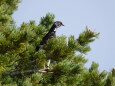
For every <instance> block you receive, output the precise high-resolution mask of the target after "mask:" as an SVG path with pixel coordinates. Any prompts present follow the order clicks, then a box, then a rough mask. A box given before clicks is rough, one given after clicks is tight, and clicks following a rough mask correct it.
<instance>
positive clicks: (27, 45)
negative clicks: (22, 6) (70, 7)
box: [0, 0, 115, 86]
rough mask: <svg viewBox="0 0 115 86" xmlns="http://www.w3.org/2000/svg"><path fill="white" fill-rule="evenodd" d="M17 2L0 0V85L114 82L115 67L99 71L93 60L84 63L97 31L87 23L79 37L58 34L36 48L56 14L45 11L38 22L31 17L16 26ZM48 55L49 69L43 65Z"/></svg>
mask: <svg viewBox="0 0 115 86" xmlns="http://www.w3.org/2000/svg"><path fill="white" fill-rule="evenodd" d="M18 3H19V0H0V86H115V71H114V69H113V71H112V72H110V73H107V72H106V71H103V72H99V70H98V66H99V65H98V64H97V63H95V62H93V63H92V65H91V67H90V68H89V69H87V68H86V67H85V66H84V64H85V63H86V62H87V59H86V58H85V57H84V56H83V55H84V54H86V53H87V52H89V51H90V50H91V49H90V46H89V43H91V42H93V41H94V40H95V39H96V38H97V37H98V35H99V33H96V32H94V31H92V30H90V29H88V27H86V29H85V31H84V32H82V33H80V35H79V37H78V38H75V37H74V36H70V37H68V38H67V37H66V36H57V37H55V38H52V39H50V40H48V43H47V44H45V45H44V46H43V48H42V49H40V50H39V51H35V48H36V46H37V44H39V43H40V41H41V40H42V38H43V37H44V35H45V34H47V32H48V31H49V29H50V27H51V26H52V24H53V22H54V18H55V16H54V15H52V14H50V13H48V14H46V16H45V17H42V18H41V21H40V23H39V25H36V24H35V21H30V22H29V23H22V24H21V26H20V27H19V28H17V27H15V23H14V20H13V19H12V14H13V12H14V11H15V10H16V9H17V4H18ZM67 39H68V41H67ZM76 52H79V54H77V53H76ZM49 59H50V60H51V63H50V65H49V69H45V67H44V65H46V64H47V62H48V60H49ZM33 60H35V61H34V62H32V61H33Z"/></svg>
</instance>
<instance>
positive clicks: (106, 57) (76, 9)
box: [13, 0, 115, 71]
mask: <svg viewBox="0 0 115 86" xmlns="http://www.w3.org/2000/svg"><path fill="white" fill-rule="evenodd" d="M18 6H19V8H18V10H17V11H15V12H14V14H13V18H14V20H15V21H16V24H17V26H20V24H21V23H22V22H28V21H29V20H35V21H36V23H37V24H38V23H39V21H40V17H43V16H45V15H46V13H48V12H50V13H53V14H55V16H56V17H55V20H60V21H62V22H63V23H64V25H65V27H61V28H59V29H58V31H57V35H58V36H61V35H66V36H70V35H74V36H75V37H76V38H77V37H78V35H79V33H80V32H82V31H83V30H84V29H85V27H86V26H88V27H89V28H90V29H92V30H94V31H96V32H100V36H99V39H97V40H96V41H95V42H93V43H91V44H90V46H91V48H92V51H91V52H89V53H88V55H86V58H88V59H89V60H88V62H87V64H86V67H90V65H91V63H92V61H95V62H97V63H99V70H100V71H102V70H107V71H111V69H112V68H114V67H115V45H114V44H115V38H114V37H115V0H22V2H21V3H20V4H19V5H18Z"/></svg>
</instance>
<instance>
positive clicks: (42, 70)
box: [6, 68, 53, 76]
mask: <svg viewBox="0 0 115 86" xmlns="http://www.w3.org/2000/svg"><path fill="white" fill-rule="evenodd" d="M36 72H39V73H51V74H52V73H53V72H51V71H48V69H47V68H45V69H40V70H24V71H15V72H10V73H6V74H8V75H10V76H15V75H19V74H27V73H36Z"/></svg>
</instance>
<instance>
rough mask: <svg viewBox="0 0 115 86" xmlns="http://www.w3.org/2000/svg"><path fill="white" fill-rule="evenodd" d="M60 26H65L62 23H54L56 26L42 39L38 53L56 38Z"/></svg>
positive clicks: (37, 48)
mask: <svg viewBox="0 0 115 86" xmlns="http://www.w3.org/2000/svg"><path fill="white" fill-rule="evenodd" d="M60 26H64V25H63V23H62V22H61V21H56V22H54V24H53V25H52V27H51V28H50V30H49V32H48V33H47V34H46V35H45V36H44V37H43V38H42V41H41V42H40V44H39V45H38V46H37V47H36V51H38V50H39V49H41V48H42V47H43V45H44V44H47V41H48V39H50V38H53V37H55V36H56V30H57V28H59V27H60Z"/></svg>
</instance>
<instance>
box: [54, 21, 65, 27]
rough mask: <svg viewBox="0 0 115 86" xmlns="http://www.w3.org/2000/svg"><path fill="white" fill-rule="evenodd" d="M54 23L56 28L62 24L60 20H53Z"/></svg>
mask: <svg viewBox="0 0 115 86" xmlns="http://www.w3.org/2000/svg"><path fill="white" fill-rule="evenodd" d="M54 25H55V26H56V28H59V27H60V26H64V25H63V23H62V22H61V21H56V22H54Z"/></svg>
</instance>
